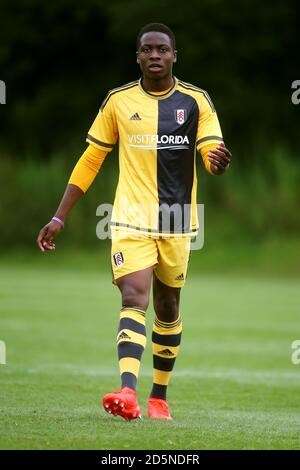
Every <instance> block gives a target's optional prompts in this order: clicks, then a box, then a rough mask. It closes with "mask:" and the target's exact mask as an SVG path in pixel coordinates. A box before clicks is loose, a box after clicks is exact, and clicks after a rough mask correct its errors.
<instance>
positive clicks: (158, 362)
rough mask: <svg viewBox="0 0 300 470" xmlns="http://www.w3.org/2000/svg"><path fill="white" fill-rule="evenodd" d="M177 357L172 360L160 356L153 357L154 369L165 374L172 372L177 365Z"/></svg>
mask: <svg viewBox="0 0 300 470" xmlns="http://www.w3.org/2000/svg"><path fill="white" fill-rule="evenodd" d="M175 360H176V357H173V358H172V359H169V358H166V357H160V356H156V355H154V356H153V367H154V369H157V370H162V371H164V372H171V371H172V370H173V367H174V364H175Z"/></svg>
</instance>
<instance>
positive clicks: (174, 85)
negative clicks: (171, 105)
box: [139, 77, 178, 100]
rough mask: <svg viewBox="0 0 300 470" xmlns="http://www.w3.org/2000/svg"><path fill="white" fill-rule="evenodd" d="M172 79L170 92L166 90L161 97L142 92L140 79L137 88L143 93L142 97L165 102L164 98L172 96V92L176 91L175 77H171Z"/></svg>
mask: <svg viewBox="0 0 300 470" xmlns="http://www.w3.org/2000/svg"><path fill="white" fill-rule="evenodd" d="M173 78H174V84H173V86H172V87H171V88H170V90H168V91H167V92H166V93H165V94H163V95H152V94H151V93H148V91H146V90H144V88H143V87H142V79H141V78H140V79H139V88H140V90H141V91H142V92H143V93H144V95H146V96H148V98H152V99H153V100H165V99H166V98H169V96H171V95H173V93H174V91H176V89H177V85H178V80H177V78H176V77H173Z"/></svg>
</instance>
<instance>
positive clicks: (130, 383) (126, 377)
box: [121, 372, 137, 390]
mask: <svg viewBox="0 0 300 470" xmlns="http://www.w3.org/2000/svg"><path fill="white" fill-rule="evenodd" d="M121 380H122V388H124V387H130V388H132V389H133V390H135V389H136V383H137V378H136V376H135V375H134V374H132V373H131V372H123V374H122V375H121Z"/></svg>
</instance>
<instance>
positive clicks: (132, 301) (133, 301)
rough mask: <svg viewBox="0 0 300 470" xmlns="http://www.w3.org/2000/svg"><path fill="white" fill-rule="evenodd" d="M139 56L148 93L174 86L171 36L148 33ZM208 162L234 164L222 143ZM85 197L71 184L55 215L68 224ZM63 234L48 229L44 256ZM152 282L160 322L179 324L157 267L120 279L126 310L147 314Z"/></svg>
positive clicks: (41, 240)
mask: <svg viewBox="0 0 300 470" xmlns="http://www.w3.org/2000/svg"><path fill="white" fill-rule="evenodd" d="M136 54H137V63H138V64H139V66H140V68H141V71H142V75H143V81H142V84H143V87H144V89H145V90H146V91H150V92H151V91H164V90H167V89H168V88H171V87H172V86H173V84H174V79H173V65H174V63H176V60H177V51H176V50H175V49H174V48H173V46H172V42H171V39H170V38H169V36H168V35H167V34H164V33H161V32H156V31H155V32H148V33H145V34H144V35H143V36H142V37H141V40H140V47H139V49H138V51H137V53H136ZM208 159H209V161H210V163H211V171H212V173H213V174H215V175H221V174H222V173H224V171H226V170H227V168H228V166H229V164H230V160H231V153H230V151H229V150H228V149H227V148H226V147H225V145H224V143H223V142H221V143H220V145H219V146H218V147H217V149H216V150H214V149H212V150H210V152H209V155H208ZM83 194H84V193H83V191H82V190H81V189H80V188H78V187H77V186H75V185H72V184H68V186H67V188H66V191H65V193H64V196H63V198H62V200H61V203H60V205H59V207H58V209H57V211H56V213H55V215H56V216H57V217H59V218H60V219H61V220H63V221H64V220H65V219H66V217H67V216H68V214H69V212H70V211H71V209H72V208H73V207H74V206H75V204H76V203H77V202H78V201H79V199H80V198H81V197H82V195H83ZM61 230H62V227H61V225H60V224H59V223H58V222H55V221H50V222H49V223H48V224H47V225H45V226H44V227H43V228H42V229H41V231H40V233H39V235H38V239H37V244H38V246H39V248H40V250H41V251H43V252H44V251H51V250H54V249H55V244H54V242H53V240H54V238H55V237H56V236H57V235H58V234H59V233H60V232H61ZM152 279H153V303H154V309H155V313H156V315H157V317H158V319H159V320H161V321H163V322H167V323H171V322H174V321H176V320H177V318H178V315H179V301H180V288H174V287H169V286H167V285H165V284H163V283H162V282H161V281H160V280H159V279H158V278H157V277H156V275H155V273H154V272H153V267H151V268H147V269H144V270H142V271H138V272H135V273H131V274H127V275H125V276H123V277H121V278H119V279H117V281H116V283H117V286H118V288H119V290H120V292H121V295H122V306H126V307H139V308H141V309H143V310H146V309H147V307H148V304H149V296H150V290H151V283H152Z"/></svg>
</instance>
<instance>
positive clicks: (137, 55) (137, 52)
mask: <svg viewBox="0 0 300 470" xmlns="http://www.w3.org/2000/svg"><path fill="white" fill-rule="evenodd" d="M136 63H137V64H139V63H140V59H139V51H136Z"/></svg>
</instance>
